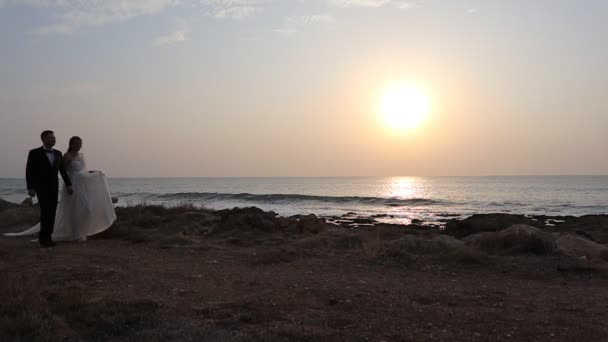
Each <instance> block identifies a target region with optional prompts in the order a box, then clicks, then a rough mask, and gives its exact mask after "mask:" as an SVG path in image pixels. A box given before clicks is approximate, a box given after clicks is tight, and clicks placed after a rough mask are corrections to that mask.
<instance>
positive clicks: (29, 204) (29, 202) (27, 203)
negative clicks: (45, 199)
mask: <svg viewBox="0 0 608 342" xmlns="http://www.w3.org/2000/svg"><path fill="white" fill-rule="evenodd" d="M33 205H34V200H33V199H32V198H31V197H26V198H25V199H24V200H23V202H21V206H22V207H32V206H33Z"/></svg>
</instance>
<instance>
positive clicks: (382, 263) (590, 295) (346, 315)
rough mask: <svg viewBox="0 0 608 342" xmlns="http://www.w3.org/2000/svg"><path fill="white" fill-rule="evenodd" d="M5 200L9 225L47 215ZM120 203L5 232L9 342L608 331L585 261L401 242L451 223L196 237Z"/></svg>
mask: <svg viewBox="0 0 608 342" xmlns="http://www.w3.org/2000/svg"><path fill="white" fill-rule="evenodd" d="M3 210H4V211H2V210H0V211H2V212H1V213H0V214H1V215H0V219H2V220H1V221H0V232H8V231H18V230H19V229H21V228H23V227H27V226H28V225H29V224H31V222H32V221H34V222H35V214H33V211H32V210H33V209H29V208H28V209H26V208H13V207H11V208H8V209H6V208H4V209H3ZM117 213H118V216H119V219H118V221H117V223H116V224H115V226H114V227H112V228H110V229H109V230H108V232H107V233H106V232H104V233H102V234H101V235H100V236H98V237H94V238H91V239H89V240H87V241H86V242H78V243H76V242H65V243H59V244H58V245H57V246H56V247H54V248H40V247H38V245H37V244H36V243H35V242H32V241H31V239H32V238H31V237H29V238H8V237H0V303H2V304H1V306H0V340H2V341H29V340H31V341H78V340H86V341H88V340H102V341H138V340H142V341H144V340H145V341H161V340H162V341H167V340H178V341H608V324H606V322H607V321H608V305H607V301H608V287H607V286H608V272H607V271H606V269H605V268H604V267H600V266H597V265H591V264H588V263H585V262H583V261H581V260H575V259H572V258H568V257H565V256H561V255H557V254H552V255H532V254H530V255H528V254H523V255H487V254H484V253H481V252H476V251H470V250H466V251H465V250H456V251H452V252H449V253H448V252H446V253H443V252H441V251H437V250H433V249H429V248H426V247H425V248H420V247H419V248H418V249H416V248H411V247H410V248H409V249H407V251H401V250H400V249H398V248H397V249H396V248H395V246H399V245H398V244H397V242H398V241H405V240H403V239H409V237H412V236H414V237H416V239H422V241H427V240H424V239H426V236H427V235H428V236H431V235H432V236H435V235H436V234H437V232H427V231H423V230H412V229H406V228H405V227H404V228H403V229H396V228H395V227H385V228H381V227H378V228H377V229H375V228H374V227H370V228H366V229H361V230H345V229H342V228H330V229H329V230H327V231H323V232H319V233H317V234H304V233H298V234H286V233H284V232H280V231H279V232H276V231H275V232H265V233H264V232H260V231H255V230H254V231H248V232H245V233H243V232H240V233H239V232H237V231H229V232H224V233H221V234H215V233H206V234H202V233H201V234H195V233H193V229H192V227H193V226H194V225H193V224H192V222H191V221H192V220H193V219H184V217H192V216H193V214H192V213H191V212H189V213H185V212H184V211H180V212H171V211H166V212H165V211H163V210H161V209H154V210H153V211H146V210H145V209H140V210H139V211H137V212H135V211H134V209H129V210H127V209H124V210H118V211H117ZM155 220H156V221H155ZM159 220H160V221H159ZM159 222H163V223H162V224H161V223H159ZM197 222H199V224H200V219H199V221H197ZM187 227H190V228H187ZM185 232H188V234H186V233H185ZM241 233H242V234H241ZM259 236H263V238H259ZM160 237H163V238H160ZM416 241H418V240H416Z"/></svg>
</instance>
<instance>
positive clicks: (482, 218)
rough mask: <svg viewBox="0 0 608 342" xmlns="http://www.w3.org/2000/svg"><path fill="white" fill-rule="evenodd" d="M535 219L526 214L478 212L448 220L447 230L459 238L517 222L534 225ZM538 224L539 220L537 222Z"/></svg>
mask: <svg viewBox="0 0 608 342" xmlns="http://www.w3.org/2000/svg"><path fill="white" fill-rule="evenodd" d="M534 223H535V221H533V220H532V219H531V218H529V217H526V216H524V215H511V214H476V215H473V216H471V217H469V218H466V219H464V220H457V219H452V220H449V221H447V223H446V225H445V232H446V233H447V234H449V235H453V236H455V237H457V238H462V237H465V236H468V235H472V234H477V233H482V232H496V231H499V230H502V229H505V228H508V227H510V226H512V225H515V224H527V225H534ZM536 224H538V222H536Z"/></svg>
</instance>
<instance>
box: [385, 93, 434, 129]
mask: <svg viewBox="0 0 608 342" xmlns="http://www.w3.org/2000/svg"><path fill="white" fill-rule="evenodd" d="M429 111H430V98H429V96H428V94H427V92H426V91H425V90H424V89H423V88H421V87H419V86H415V85H403V84H398V85H391V86H389V87H388V88H387V89H386V90H385V91H384V92H383V93H382V97H381V99H380V113H381V115H382V117H383V119H384V121H385V123H386V124H387V125H388V126H389V127H390V128H393V129H396V130H399V131H409V130H412V129H415V128H416V127H418V126H420V124H421V123H422V122H423V121H424V120H425V119H426V117H427V115H428V113H429Z"/></svg>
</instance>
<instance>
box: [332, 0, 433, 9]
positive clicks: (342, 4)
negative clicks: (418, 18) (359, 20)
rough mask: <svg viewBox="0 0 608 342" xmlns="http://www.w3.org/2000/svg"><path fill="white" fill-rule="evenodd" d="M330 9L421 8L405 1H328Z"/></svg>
mask: <svg viewBox="0 0 608 342" xmlns="http://www.w3.org/2000/svg"><path fill="white" fill-rule="evenodd" d="M328 5H329V6H330V7H339V8H352V7H368V8H379V7H384V6H393V7H395V8H398V9H402V10H405V9H411V8H418V7H421V6H420V5H418V4H415V3H412V2H410V1H403V0H328Z"/></svg>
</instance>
